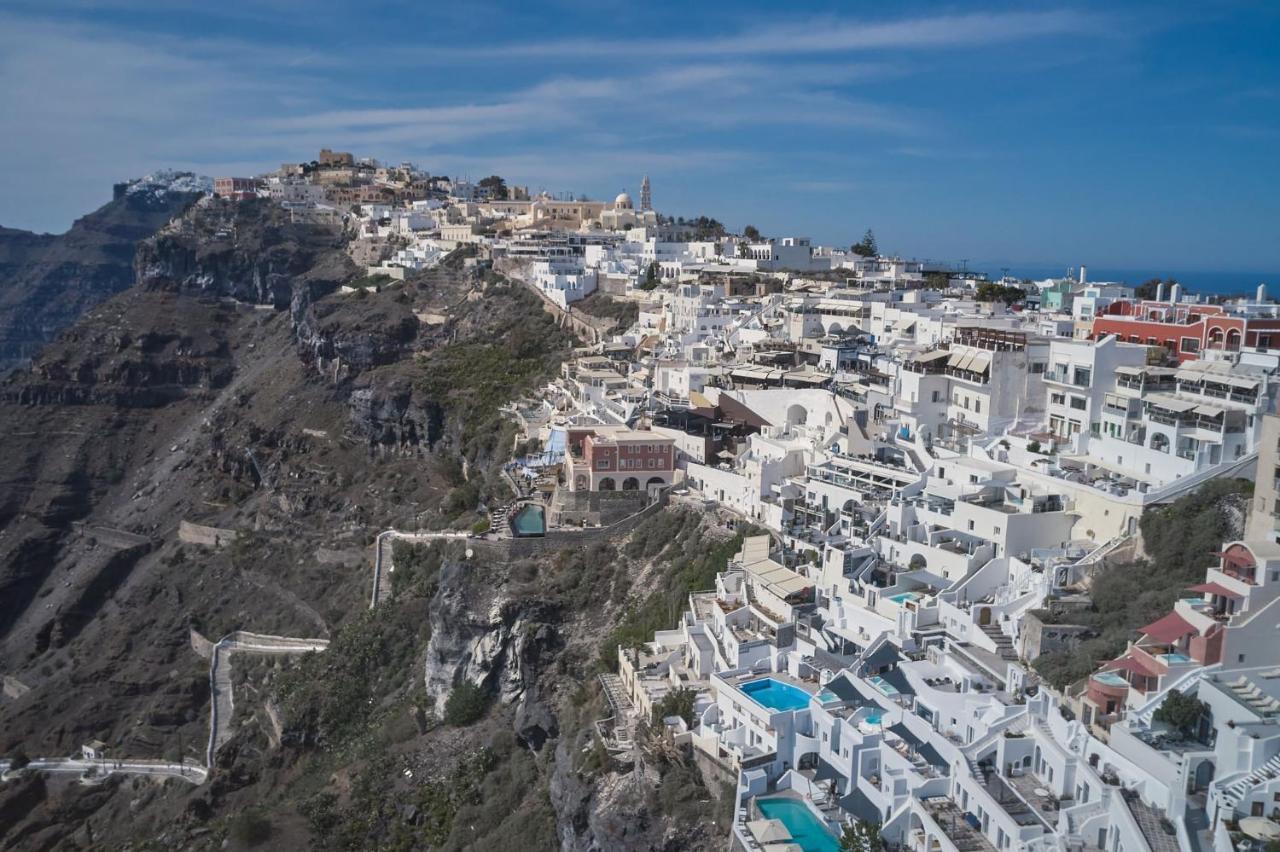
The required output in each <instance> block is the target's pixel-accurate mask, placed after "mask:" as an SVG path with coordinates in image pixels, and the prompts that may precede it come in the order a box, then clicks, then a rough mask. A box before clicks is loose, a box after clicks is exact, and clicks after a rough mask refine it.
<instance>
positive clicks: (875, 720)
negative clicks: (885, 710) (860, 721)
mask: <svg viewBox="0 0 1280 852" xmlns="http://www.w3.org/2000/svg"><path fill="white" fill-rule="evenodd" d="M883 718H884V717H883V716H881V715H880V714H879V713H872V714H871V715H870V716H868V717H867V718H866V720H865V721H866V723H867V724H868V725H879V724H880V721H881V720H882V719H883Z"/></svg>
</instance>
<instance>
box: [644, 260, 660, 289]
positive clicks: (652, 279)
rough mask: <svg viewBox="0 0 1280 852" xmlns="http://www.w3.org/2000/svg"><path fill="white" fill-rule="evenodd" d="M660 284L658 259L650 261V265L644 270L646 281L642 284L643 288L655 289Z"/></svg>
mask: <svg viewBox="0 0 1280 852" xmlns="http://www.w3.org/2000/svg"><path fill="white" fill-rule="evenodd" d="M657 286H658V261H656V260H654V261H650V263H649V267H648V268H647V269H646V270H645V271H644V283H643V284H641V285H640V289H641V290H653V289H655V288H657Z"/></svg>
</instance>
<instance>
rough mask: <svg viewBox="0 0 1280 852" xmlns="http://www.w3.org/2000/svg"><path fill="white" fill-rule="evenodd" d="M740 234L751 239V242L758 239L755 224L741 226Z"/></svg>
mask: <svg viewBox="0 0 1280 852" xmlns="http://www.w3.org/2000/svg"><path fill="white" fill-rule="evenodd" d="M742 236H744V237H746V238H747V239H749V240H751V242H753V243H755V242H759V241H760V231H758V230H757V229H756V226H755V225H748V226H747V227H745V228H743V229H742Z"/></svg>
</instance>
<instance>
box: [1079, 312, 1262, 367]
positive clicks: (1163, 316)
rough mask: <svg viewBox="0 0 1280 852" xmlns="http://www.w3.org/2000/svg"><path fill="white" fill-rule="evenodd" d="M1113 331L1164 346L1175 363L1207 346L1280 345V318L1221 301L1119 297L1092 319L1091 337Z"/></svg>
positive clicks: (1230, 348) (1127, 339)
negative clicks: (1243, 311) (1231, 309)
mask: <svg viewBox="0 0 1280 852" xmlns="http://www.w3.org/2000/svg"><path fill="white" fill-rule="evenodd" d="M1112 334H1114V335H1115V336H1116V337H1117V338H1118V339H1119V340H1121V341H1123V342H1125V343H1141V344H1143V345H1146V346H1163V347H1164V348H1165V349H1166V350H1167V351H1168V352H1169V353H1170V354H1172V355H1174V356H1175V357H1177V359H1178V360H1179V361H1190V360H1193V359H1195V358H1199V357H1200V353H1201V352H1203V351H1205V350H1207V349H1222V350H1226V351H1229V352H1234V351H1239V350H1240V348H1241V347H1242V346H1249V347H1257V348H1258V349H1280V317H1277V316H1242V315H1239V314H1232V313H1228V312H1227V310H1226V308H1224V307H1223V306H1221V305H1199V304H1192V303H1185V304H1184V303H1180V304H1172V303H1169V302H1153V301H1141V302H1139V301H1132V300H1122V301H1118V302H1113V303H1112V304H1110V305H1108V306H1107V307H1106V308H1105V309H1103V311H1102V312H1101V313H1099V314H1098V315H1097V317H1096V318H1095V319H1094V321H1093V332H1092V335H1091V337H1092V339H1094V340H1099V339H1101V338H1103V337H1106V336H1107V335H1112Z"/></svg>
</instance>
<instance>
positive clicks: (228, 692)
mask: <svg viewBox="0 0 1280 852" xmlns="http://www.w3.org/2000/svg"><path fill="white" fill-rule="evenodd" d="M328 647H329V640H328V639H295V638H292V637H288V636H266V635H263V634H260V633H246V632H244V631H240V630H238V631H236V632H235V633H231V634H228V635H227V636H225V637H224V638H223V639H222V640H221V641H220V642H218V644H216V645H214V646H213V657H212V659H211V660H210V663H209V697H210V700H209V748H208V749H207V751H206V752H205V763H206V764H207V765H209V766H213V760H214V758H215V757H216V756H217V754H218V749H220V748H222V747H223V746H224V745H226V743H227V741H228V740H230V739H231V736H232V734H233V733H235V731H234V729H233V727H232V724H231V722H232V719H233V718H234V714H235V700H234V696H233V694H232V692H233V691H232V688H231V657H232V655H233V654H303V653H306V652H308V651H323V650H324V649H326V648H328Z"/></svg>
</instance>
